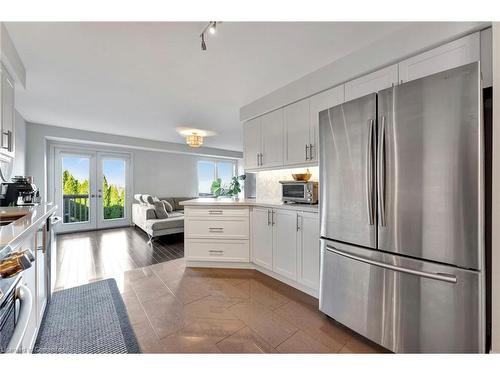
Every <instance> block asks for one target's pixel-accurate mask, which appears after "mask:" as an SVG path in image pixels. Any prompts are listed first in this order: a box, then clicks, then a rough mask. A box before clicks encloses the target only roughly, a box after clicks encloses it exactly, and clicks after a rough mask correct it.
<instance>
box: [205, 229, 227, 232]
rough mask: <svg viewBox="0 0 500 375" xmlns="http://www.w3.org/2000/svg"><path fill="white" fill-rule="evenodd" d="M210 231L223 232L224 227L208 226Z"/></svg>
mask: <svg viewBox="0 0 500 375" xmlns="http://www.w3.org/2000/svg"><path fill="white" fill-rule="evenodd" d="M208 230H209V231H210V232H223V231H224V228H208Z"/></svg>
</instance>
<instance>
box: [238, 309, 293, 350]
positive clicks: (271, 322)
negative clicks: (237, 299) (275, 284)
mask: <svg viewBox="0 0 500 375" xmlns="http://www.w3.org/2000/svg"><path fill="white" fill-rule="evenodd" d="M229 310H230V311H231V312H232V313H233V314H234V315H235V316H236V317H238V318H239V319H240V320H242V321H243V322H244V323H245V324H246V325H247V326H248V327H250V328H251V329H252V330H254V331H255V332H257V334H259V335H260V336H261V337H262V338H263V339H264V340H266V341H267V342H269V343H270V344H271V345H272V346H273V347H276V346H278V345H279V344H281V343H282V342H283V341H285V340H286V339H287V338H289V337H290V336H292V335H293V334H294V333H295V332H296V331H297V328H296V327H295V326H294V325H292V324H291V323H289V322H288V321H286V320H285V319H283V318H281V317H280V316H278V315H276V314H275V313H274V312H273V311H272V310H270V309H268V308H267V307H265V306H264V305H261V304H259V303H250V302H242V303H239V304H237V305H234V306H233V307H231V308H230V309H229Z"/></svg>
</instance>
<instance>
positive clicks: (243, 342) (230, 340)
mask: <svg viewBox="0 0 500 375" xmlns="http://www.w3.org/2000/svg"><path fill="white" fill-rule="evenodd" d="M217 347H218V348H219V349H220V351H221V352H222V353H275V352H276V351H275V350H274V348H273V347H272V345H271V344H269V343H268V342H267V341H265V340H264V339H263V338H262V337H261V336H259V335H258V334H257V333H256V332H255V331H253V330H252V329H250V328H249V327H244V328H242V329H240V330H239V331H237V332H235V333H234V334H232V335H231V336H229V337H227V338H225V339H224V340H222V341H220V342H218V343H217Z"/></svg>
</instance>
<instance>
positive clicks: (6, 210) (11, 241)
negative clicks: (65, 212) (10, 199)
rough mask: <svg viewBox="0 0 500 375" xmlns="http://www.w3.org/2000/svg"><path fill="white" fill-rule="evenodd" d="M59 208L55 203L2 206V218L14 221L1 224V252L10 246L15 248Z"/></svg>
mask: <svg viewBox="0 0 500 375" xmlns="http://www.w3.org/2000/svg"><path fill="white" fill-rule="evenodd" d="M56 209H57V206H56V205H55V204H53V203H46V204H39V205H36V206H26V207H0V220H2V221H11V220H13V219H14V221H12V223H10V224H8V225H2V226H0V254H1V253H3V252H2V249H4V248H6V247H7V246H10V248H11V249H12V250H13V249H14V248H15V247H16V246H17V245H18V244H19V243H20V242H21V241H22V240H23V239H24V238H26V236H27V235H30V234H31V232H32V231H33V230H36V229H37V228H38V226H39V225H40V224H42V223H43V222H44V221H45V220H46V219H47V218H48V217H49V216H50V215H52V214H53V213H54V212H55V211H56Z"/></svg>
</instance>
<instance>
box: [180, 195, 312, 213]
mask: <svg viewBox="0 0 500 375" xmlns="http://www.w3.org/2000/svg"><path fill="white" fill-rule="evenodd" d="M180 204H181V205H183V206H255V207H259V206H260V207H275V208H281V209H285V210H295V211H304V212H319V206H318V205H317V204H303V203H283V202H280V201H262V200H257V199H248V198H241V199H239V200H233V199H231V198H196V199H191V200H188V201H183V202H180Z"/></svg>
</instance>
